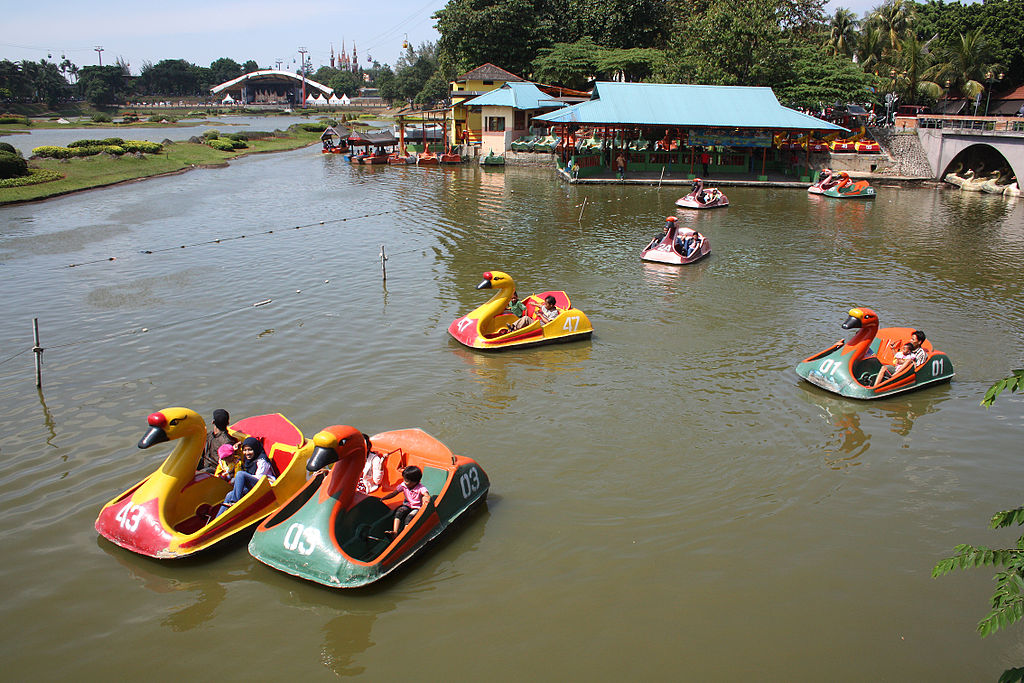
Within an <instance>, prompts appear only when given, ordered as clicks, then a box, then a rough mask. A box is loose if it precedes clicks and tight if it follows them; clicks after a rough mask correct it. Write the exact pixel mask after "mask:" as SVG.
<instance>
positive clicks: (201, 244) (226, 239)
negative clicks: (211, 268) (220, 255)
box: [57, 210, 395, 268]
mask: <svg viewBox="0 0 1024 683" xmlns="http://www.w3.org/2000/svg"><path fill="white" fill-rule="evenodd" d="M389 213H395V212H394V211H393V210H392V211H380V212H378V213H367V214H363V215H362V216H349V217H347V218H334V219H332V220H328V221H317V222H316V223H309V224H307V225H296V226H294V227H291V228H282V229H277V230H264V231H263V232H256V233H252V234H251V235H236V236H234V237H220V238H217V239H213V240H206V241H205V242H193V243H191V244H181V245H179V246H176V247H163V248H161V249H143V250H142V251H140V252H139V253H140V254H159V253H162V252H165V251H176V250H178V249H188V248H191V247H204V246H208V245H211V244H221V243H222V242H232V241H234V240H244V239H245V238H246V237H257V236H259V235H273V234H274V233H276V232H283V231H284V230H302V229H303V228H315V227H318V226H321V225H330V224H332V223H344V222H346V221H354V220H360V219H362V218H373V217H375V216H384V215H387V214H389ZM118 258H119V257H117V256H108V257H107V258H99V259H94V260H92V261H82V262H80V263H69V264H67V265H66V266H57V267H58V268H78V267H80V266H89V265H94V264H96V263H107V262H109V261H117V260H118ZM120 258H127V257H120Z"/></svg>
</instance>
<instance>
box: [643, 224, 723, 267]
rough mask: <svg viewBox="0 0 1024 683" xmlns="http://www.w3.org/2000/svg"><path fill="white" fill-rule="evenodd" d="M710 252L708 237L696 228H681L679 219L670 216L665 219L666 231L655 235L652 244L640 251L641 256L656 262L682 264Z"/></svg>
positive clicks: (691, 261) (645, 259) (697, 259)
mask: <svg viewBox="0 0 1024 683" xmlns="http://www.w3.org/2000/svg"><path fill="white" fill-rule="evenodd" d="M691 244H694V245H695V246H691ZM710 253H711V244H710V243H709V242H708V239H707V238H706V237H704V236H703V235H701V234H700V233H699V232H697V231H696V230H690V229H689V228H680V227H679V222H678V219H677V218H676V217H675V216H669V217H668V218H666V219H665V233H664V234H663V235H655V236H654V239H652V240H651V242H650V244H648V245H647V246H646V247H644V250H643V251H642V252H640V258H641V259H643V260H644V261H653V262H654V263H670V264H673V265H677V266H682V265H686V264H688V263H693V262H694V261H699V260H700V259H702V258H704V257H705V256H707V255H708V254H710ZM687 254H689V255H687Z"/></svg>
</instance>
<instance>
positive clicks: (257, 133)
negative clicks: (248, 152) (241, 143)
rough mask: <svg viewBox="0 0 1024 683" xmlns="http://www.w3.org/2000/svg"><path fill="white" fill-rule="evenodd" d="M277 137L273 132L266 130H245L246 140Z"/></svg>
mask: <svg viewBox="0 0 1024 683" xmlns="http://www.w3.org/2000/svg"><path fill="white" fill-rule="evenodd" d="M272 137H276V136H275V135H274V134H273V133H271V132H270V131H266V130H249V131H246V132H245V139H246V140H266V139H267V138H272Z"/></svg>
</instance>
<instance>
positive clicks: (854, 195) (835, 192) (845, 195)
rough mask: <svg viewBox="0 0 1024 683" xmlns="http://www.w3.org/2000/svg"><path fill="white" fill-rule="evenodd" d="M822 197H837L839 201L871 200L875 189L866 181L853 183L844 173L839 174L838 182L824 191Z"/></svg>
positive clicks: (848, 175)
mask: <svg viewBox="0 0 1024 683" xmlns="http://www.w3.org/2000/svg"><path fill="white" fill-rule="evenodd" d="M821 194H822V195H824V196H826V197H838V198H840V199H873V198H874V196H875V188H873V187H871V184H870V183H869V182H868V181H866V180H857V181H854V180H853V179H851V178H850V174H849V173H847V172H846V171H842V172H840V173H839V182H838V183H836V184H835V185H833V186H832V187H830V188H828V189H827V190H824V191H823V192H822V193H821Z"/></svg>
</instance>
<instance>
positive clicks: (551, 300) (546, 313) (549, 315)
mask: <svg viewBox="0 0 1024 683" xmlns="http://www.w3.org/2000/svg"><path fill="white" fill-rule="evenodd" d="M559 313H561V311H559V310H558V307H557V306H555V297H553V296H551V295H550V294H548V295H547V296H546V297H544V305H543V306H541V307H540V308H538V309H537V315H538V318H539V320H540V323H541V325H546V324H548V323H549V322H551V321H552V320H554V319H555V318H557V317H558V314H559Z"/></svg>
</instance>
